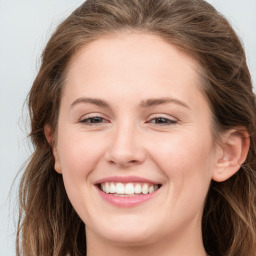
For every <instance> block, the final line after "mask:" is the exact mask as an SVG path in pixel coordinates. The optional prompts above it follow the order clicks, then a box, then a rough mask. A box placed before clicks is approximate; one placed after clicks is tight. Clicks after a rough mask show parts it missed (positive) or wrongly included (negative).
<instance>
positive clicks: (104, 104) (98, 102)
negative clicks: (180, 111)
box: [70, 97, 190, 109]
mask: <svg viewBox="0 0 256 256" xmlns="http://www.w3.org/2000/svg"><path fill="white" fill-rule="evenodd" d="M79 103H89V104H93V105H96V106H99V107H102V108H110V106H109V104H108V103H107V102H106V101H104V100H102V99H98V98H78V99H76V100H75V101H74V102H72V104H71V106H70V107H71V108H72V107H74V106H75V105H77V104H79ZM167 103H174V104H177V105H180V106H182V107H185V108H187V109H190V108H189V106H188V105H187V104H186V103H185V102H182V101H180V100H178V99H175V98H168V97H164V98H153V99H147V100H143V101H142V102H141V103H140V107H143V108H149V107H153V106H158V105H163V104H167Z"/></svg>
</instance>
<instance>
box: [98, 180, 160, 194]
mask: <svg viewBox="0 0 256 256" xmlns="http://www.w3.org/2000/svg"><path fill="white" fill-rule="evenodd" d="M97 186H98V188H99V189H100V190H101V191H103V192H104V193H106V194H112V195H114V196H120V197H130V196H138V195H146V194H151V193H153V192H154V191H156V190H158V189H159V188H160V187H161V184H150V183H142V182H135V183H121V182H103V183H100V184H97Z"/></svg>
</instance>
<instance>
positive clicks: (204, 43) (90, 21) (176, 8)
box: [16, 0, 256, 256]
mask: <svg viewBox="0 0 256 256" xmlns="http://www.w3.org/2000/svg"><path fill="white" fill-rule="evenodd" d="M120 31H136V32H143V33H152V34H155V35H158V36H160V37H161V38H163V39H164V40H166V41H167V42H169V43H170V44H172V45H175V46H176V47H178V48H179V49H180V50H182V51H183V52H185V53H186V54H188V55H190V56H192V57H193V58H194V59H195V60H196V61H197V62H198V63H199V64H200V66H201V67H202V70H203V71H202V72H201V73H202V74H201V77H202V81H203V82H202V88H203V91H204V93H205V95H206V97H207V99H208V102H209V105H210V107H211V110H212V113H213V116H214V124H213V128H214V129H213V130H214V134H215V135H216V136H218V134H220V133H221V132H223V131H225V130H227V129H230V128H234V127H245V128H246V129H247V131H248V133H249V135H250V149H249V154H248V156H247V159H246V161H245V163H244V164H243V165H242V166H241V168H240V170H239V171H238V172H237V173H236V174H235V175H234V176H233V177H231V178H230V179H229V180H227V181H225V182H222V183H217V182H214V181H212V183H211V185H210V188H209V193H208V197H207V200H206V205H205V209H204V214H203V220H202V229H203V230H202V232H203V241H204V245H205V249H206V251H207V252H208V253H209V254H210V255H214V256H221V255H223V256H245V255H246V256H255V253H256V160H255V159H256V148H255V142H256V133H255V130H256V114H255V113H256V107H255V98H254V94H253V92H252V82H251V78H250V73H249V70H248V67H247V64H246V58H245V53H244V50H243V47H242V46H241V43H240V41H239V39H238V37H237V35H236V34H235V32H234V30H233V29H232V28H231V26H230V25H229V23H228V22H227V20H226V19H225V18H224V17H223V16H222V15H221V14H219V13H218V12H217V11H216V10H215V9H214V8H213V7H212V6H211V5H210V4H208V3H206V2H205V1H203V0H125V1H124V0H87V1H86V2H85V3H83V4H82V5H81V6H80V7H79V8H78V9H76V10H75V11H74V12H73V13H72V14H71V15H70V16H69V17H68V18H67V19H66V20H65V21H64V22H63V23H62V24H60V25H59V26H58V28H57V30H56V32H55V33H54V34H53V35H52V37H51V39H50V40H49V42H48V44H47V46H46V48H45V50H44V52H43V55H42V63H41V68H40V70H39V73H38V75H37V77H36V79H35V81H34V83H33V86H32V88H31V91H30V93H29V98H28V106H29V111H30V118H31V133H30V137H31V140H32V143H33V145H34V153H33V155H32V156H31V158H30V160H29V163H28V165H27V166H26V169H25V171H24V174H23V176H22V179H21V183H20V212H19V213H20V214H19V216H20V217H19V224H18V230H17V243H16V245H17V255H18V256H19V255H26V256H29V255H36V256H38V255H42V256H47V255H49V256H50V255H55V256H57V255H63V256H64V255H67V253H70V254H71V255H74V256H79V255H85V254H86V245H85V244H86V242H85V241H86V238H85V227H84V223H83V222H82V221H81V219H80V218H79V217H78V215H77V214H76V212H75V211H74V209H73V207H72V205H71V203H70V202H69V200H68V197H67V195H66V192H65V188H64V185H63V181H62V177H61V175H59V174H57V172H55V171H54V158H53V154H52V148H51V146H50V145H49V144H48V142H47V141H46V138H45V135H44V126H45V125H46V124H49V125H50V126H51V128H52V129H53V131H55V129H56V126H57V121H58V112H59V106H60V100H61V92H62V86H63V84H64V81H65V74H66V72H65V71H66V69H67V68H68V64H69V61H70V59H71V58H72V56H74V54H75V53H76V52H77V51H78V50H79V49H80V48H81V47H82V46H84V45H86V44H88V43H89V42H91V41H93V40H96V39H97V38H100V37H102V36H104V35H108V34H113V33H118V32H120Z"/></svg>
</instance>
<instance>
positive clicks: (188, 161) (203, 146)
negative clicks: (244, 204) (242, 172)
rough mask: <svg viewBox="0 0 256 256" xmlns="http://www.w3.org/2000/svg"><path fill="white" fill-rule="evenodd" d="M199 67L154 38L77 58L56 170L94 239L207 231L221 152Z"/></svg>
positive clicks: (66, 94)
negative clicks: (207, 205)
mask: <svg viewBox="0 0 256 256" xmlns="http://www.w3.org/2000/svg"><path fill="white" fill-rule="evenodd" d="M198 69H199V67H198V65H197V64H196V63H195V62H194V61H193V60H191V59H190V58H189V57H188V56H186V55H184V54H182V53H181V52H180V51H178V50H177V49H176V48H175V47H173V46H172V45H170V44H167V43H166V42H164V41H163V40H161V39H160V38H159V37H157V36H153V35H147V34H128V33H126V34H120V35H118V36H117V35H116V36H113V37H109V38H102V39H99V40H96V41H94V42H92V43H90V44H89V45H88V46H86V47H84V48H83V49H82V50H80V52H79V53H78V54H77V55H76V56H75V57H74V58H73V59H72V62H71V64H70V67H69V70H68V73H67V79H66V84H65V87H64V90H63V95H62V100H61V106H60V114H59V120H58V129H57V140H56V144H55V147H54V155H55V161H56V162H55V169H56V170H57V171H58V172H60V173H62V175H63V179H64V183H65V188H66V191H67V194H68V197H69V199H70V201H71V203H72V205H73V206H74V208H75V210H76V211H77V213H78V214H79V216H80V217H81V219H82V220H83V221H84V222H85V223H86V232H87V237H89V238H90V237H94V238H95V239H103V240H105V241H106V240H107V241H109V242H111V241H112V242H115V243H122V244H137V245H138V244H146V243H151V242H156V241H158V240H161V239H167V238H168V239H170V238H171V239H173V240H175V239H179V237H187V238H188V237H190V238H191V236H192V237H193V236H194V237H196V234H201V218H202V211H203V207H204V202H205V198H206V194H207V191H208V187H209V184H210V181H211V177H212V173H213V171H214V168H215V166H216V158H217V156H216V155H217V153H216V148H215V144H214V141H213V136H212V134H211V112H210V109H209V106H208V103H207V100H206V99H205V96H204V95H203V94H202V92H201V90H200V79H199V76H198V73H197V71H198ZM102 189H103V190H104V191H102ZM193 239H195V238H193Z"/></svg>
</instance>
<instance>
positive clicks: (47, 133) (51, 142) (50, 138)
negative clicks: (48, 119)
mask: <svg viewBox="0 0 256 256" xmlns="http://www.w3.org/2000/svg"><path fill="white" fill-rule="evenodd" d="M44 134H45V138H46V140H47V141H48V143H49V145H50V146H51V147H52V153H53V156H54V161H55V163H54V169H55V170H56V172H58V173H60V174H61V167H60V160H59V155H58V151H57V146H56V144H55V143H54V139H53V138H54V134H53V131H52V128H51V127H50V125H49V124H46V125H45V126H44Z"/></svg>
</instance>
